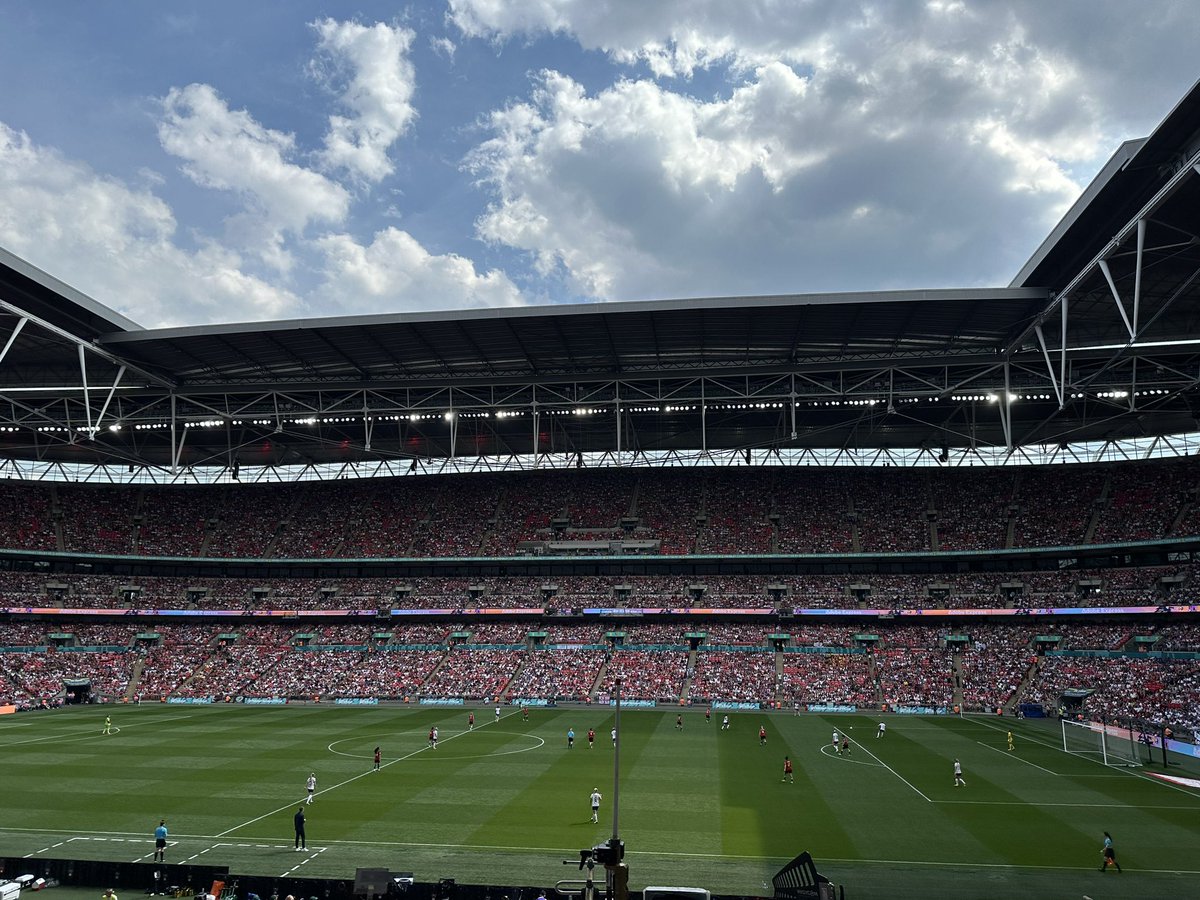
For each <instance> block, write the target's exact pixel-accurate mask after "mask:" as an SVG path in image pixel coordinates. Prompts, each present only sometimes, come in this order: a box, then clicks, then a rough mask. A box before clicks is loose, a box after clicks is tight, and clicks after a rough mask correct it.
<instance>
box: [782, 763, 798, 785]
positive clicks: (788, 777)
mask: <svg viewBox="0 0 1200 900" xmlns="http://www.w3.org/2000/svg"><path fill="white" fill-rule="evenodd" d="M779 780H780V781H790V782H791V783H792V784H795V783H796V776H795V775H793V774H792V758H791V757H790V756H785V757H784V758H783V777H782V778H780V779H779Z"/></svg>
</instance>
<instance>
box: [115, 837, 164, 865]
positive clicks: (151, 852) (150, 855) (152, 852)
mask: <svg viewBox="0 0 1200 900" xmlns="http://www.w3.org/2000/svg"><path fill="white" fill-rule="evenodd" d="M113 840H114V841H124V840H129V841H130V843H133V840H132V839H131V838H113ZM178 843H179V841H167V846H168V847H174V846H175V845H177V844H178ZM157 852H158V848H157V847H155V848H154V850H152V851H150V852H149V853H147V854H146V855H144V856H139V857H138V858H137V859H134V860H130V862H141V861H142V860H143V859H149V858H150V857H152V856H153V855H154V854H155V853H157Z"/></svg>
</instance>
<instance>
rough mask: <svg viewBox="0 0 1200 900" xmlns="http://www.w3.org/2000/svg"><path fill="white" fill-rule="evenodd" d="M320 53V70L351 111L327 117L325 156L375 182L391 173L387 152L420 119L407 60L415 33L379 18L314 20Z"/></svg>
mask: <svg viewBox="0 0 1200 900" xmlns="http://www.w3.org/2000/svg"><path fill="white" fill-rule="evenodd" d="M312 28H313V30H314V31H315V32H316V33H317V37H318V43H317V49H318V51H319V52H320V54H321V56H319V57H318V59H317V60H316V61H315V62H314V67H313V68H314V71H315V72H317V73H318V75H319V76H320V77H321V79H322V81H324V82H325V83H326V84H327V85H328V86H329V87H330V89H331V90H333V91H335V92H336V93H337V94H338V99H339V102H340V104H341V106H343V107H345V109H347V110H348V111H349V112H350V113H351V115H332V116H330V117H329V130H328V132H327V133H326V135H325V149H324V150H323V151H322V153H321V161H322V163H323V164H324V166H325V167H326V168H328V169H330V170H338V169H344V170H346V171H347V172H349V173H350V174H351V175H352V176H354V177H355V178H360V179H363V180H365V181H368V182H377V181H380V180H381V179H383V178H384V177H386V176H388V175H390V174H391V173H392V171H393V168H394V167H393V165H392V162H391V160H390V159H389V158H388V151H389V149H390V148H391V146H392V145H393V144H394V143H395V142H396V140H397V139H398V138H399V137H400V136H401V135H403V134H404V132H405V131H406V130H407V129H408V128H409V126H410V125H411V124H412V122H413V121H414V120H415V119H416V116H417V112H416V109H415V107H414V106H413V102H412V101H413V93H414V90H415V85H416V75H415V72H414V69H413V65H412V63H411V62H410V60H409V59H408V51H409V48H410V47H411V45H412V41H413V38H414V37H415V34H414V32H413V31H411V30H410V29H407V28H400V27H395V26H390V25H386V24H384V23H382V22H377V23H375V24H374V25H362V24H360V23H358V22H335V21H334V20H332V19H322V20H321V21H318V22H314V23H312Z"/></svg>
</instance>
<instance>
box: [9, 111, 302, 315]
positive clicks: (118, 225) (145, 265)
mask: <svg viewBox="0 0 1200 900" xmlns="http://www.w3.org/2000/svg"><path fill="white" fill-rule="evenodd" d="M175 232H176V222H175V217H174V215H173V214H172V212H171V210H170V208H169V207H168V206H167V204H166V203H164V202H163V201H162V200H161V199H160V198H158V197H156V196H154V194H152V193H151V192H150V191H148V190H144V189H134V188H130V187H128V186H127V185H124V184H122V183H121V182H120V181H118V180H116V179H113V178H107V177H104V176H102V175H98V174H97V173H96V172H94V171H92V170H91V169H90V168H89V167H87V166H86V165H84V164H81V163H79V162H75V161H72V160H68V159H65V158H64V157H63V156H62V155H61V154H59V153H58V152H56V151H54V150H52V149H49V148H46V147H40V146H38V145H36V144H35V143H34V142H33V141H32V140H31V139H30V138H29V136H28V135H26V134H24V133H22V132H18V131H14V130H13V129H11V128H9V127H7V126H6V125H4V124H3V123H0V245H2V246H4V247H5V248H6V249H8V250H10V251H12V252H13V253H15V254H17V255H18V256H20V257H22V258H23V259H27V260H29V261H30V262H31V263H33V264H34V265H36V266H39V267H40V268H43V269H45V270H46V271H48V272H50V273H51V274H52V275H54V276H55V277H56V278H60V279H62V280H63V281H65V282H67V283H68V284H71V285H74V286H76V287H78V288H80V289H81V290H84V291H85V292H86V293H88V294H90V295H91V296H94V297H95V298H96V299H98V300H100V301H101V302H102V303H105V304H106V305H109V306H112V307H113V308H114V309H117V310H119V311H120V312H122V313H123V314H125V315H126V316H128V317H130V318H132V319H133V320H135V321H138V322H141V323H142V324H145V325H166V324H178V323H191V322H199V321H209V320H212V319H214V318H216V319H219V318H228V317H229V316H230V314H231V313H232V312H233V311H235V310H236V311H237V312H238V318H251V319H261V318H272V317H276V316H280V315H284V314H286V313H288V312H289V311H291V310H294V309H295V307H296V305H297V303H298V300H297V298H296V297H295V296H294V295H293V294H291V293H290V292H288V291H287V290H285V289H282V288H280V287H277V286H274V285H271V284H268V283H267V282H265V281H262V280H261V279H259V278H256V277H254V276H252V275H248V274H246V273H245V272H244V271H243V269H242V262H243V261H242V260H241V259H240V258H239V257H238V255H237V254H235V253H232V252H230V251H229V250H227V249H223V248H221V247H220V246H218V245H216V244H213V243H204V244H203V245H202V246H201V247H200V248H199V249H197V250H195V251H190V252H189V251H186V250H183V249H181V248H180V247H179V246H177V245H176V243H175V242H174V240H175Z"/></svg>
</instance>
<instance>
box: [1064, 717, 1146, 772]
mask: <svg viewBox="0 0 1200 900" xmlns="http://www.w3.org/2000/svg"><path fill="white" fill-rule="evenodd" d="M1062 740H1063V751H1064V752H1066V753H1073V754H1074V755H1076V756H1084V757H1087V758H1089V759H1094V760H1096V762H1099V763H1103V764H1104V765H1106V766H1140V765H1141V762H1139V761H1138V754H1137V744H1136V742H1135V740H1134V735H1133V731H1132V730H1131V729H1128V728H1120V727H1118V726H1116V725H1104V724H1101V723H1100V722H1072V721H1071V720H1070V719H1063V720H1062Z"/></svg>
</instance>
